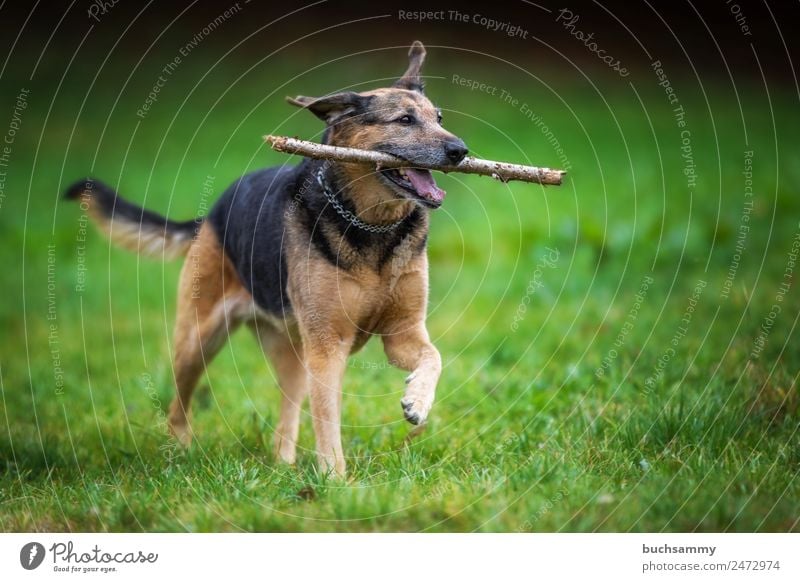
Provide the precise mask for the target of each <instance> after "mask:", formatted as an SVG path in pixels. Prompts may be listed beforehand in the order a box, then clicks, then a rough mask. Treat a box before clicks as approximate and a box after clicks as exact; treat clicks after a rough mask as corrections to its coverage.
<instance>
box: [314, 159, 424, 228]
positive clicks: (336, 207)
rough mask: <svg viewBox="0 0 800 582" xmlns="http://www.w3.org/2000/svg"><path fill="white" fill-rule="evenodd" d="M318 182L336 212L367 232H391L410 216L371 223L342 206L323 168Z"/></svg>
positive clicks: (318, 174)
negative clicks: (385, 222)
mask: <svg viewBox="0 0 800 582" xmlns="http://www.w3.org/2000/svg"><path fill="white" fill-rule="evenodd" d="M317 182H319V185H320V188H322V191H323V192H324V193H325V198H327V199H328V202H330V204H331V206H333V209H334V210H335V211H336V213H337V214H338V215H339V216H341V217H342V218H344V219H345V220H346V221H347V222H349V223H350V224H352V225H353V226H355V227H356V228H360V229H361V230H364V231H366V232H370V233H372V234H386V233H387V232H391V231H393V230H394V229H396V228H397V227H398V226H400V225H401V224H402V223H403V221H405V219H406V218H408V217H404V218H401V219H400V220H398V221H397V222H392V223H391V224H369V223H367V222H364V221H363V220H361V219H360V218H359V217H358V216H356V215H355V214H353V213H352V212H350V211H349V210H347V208H345V207H344V206H342V203H341V201H340V200H339V199H338V198H337V197H336V194H334V193H333V192H332V191H331V189H330V188H329V187H328V183H327V182H326V181H325V177H324V176H323V175H322V168H320V169H319V170H317Z"/></svg>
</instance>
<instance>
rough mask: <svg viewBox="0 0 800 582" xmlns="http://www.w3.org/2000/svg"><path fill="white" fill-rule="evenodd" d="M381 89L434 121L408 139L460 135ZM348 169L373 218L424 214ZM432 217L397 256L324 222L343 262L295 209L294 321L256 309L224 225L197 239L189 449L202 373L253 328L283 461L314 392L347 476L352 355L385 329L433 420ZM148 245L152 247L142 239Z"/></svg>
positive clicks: (401, 95)
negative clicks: (428, 321)
mask: <svg viewBox="0 0 800 582" xmlns="http://www.w3.org/2000/svg"><path fill="white" fill-rule="evenodd" d="M409 54H410V65H409V69H408V71H407V72H406V74H405V75H404V77H403V78H402V79H401V81H402V82H403V83H405V84H409V85H408V86H413V85H414V84H415V83H418V81H419V78H418V72H419V66H420V65H421V63H422V60H423V58H424V49H423V48H422V45H421V44H419V43H415V44H414V45H413V46H412V49H411V52H410V53H409ZM370 94H372V95H375V96H376V98H377V99H378V110H379V111H381V107H383V108H385V110H386V115H387V116H388V115H397V112H398V111H403V110H406V109H413V111H414V115H415V116H417V117H419V118H421V119H423V120H424V124H422V127H421V128H419V129H418V130H416V133H415V134H413V135H412V134H409V136H408V137H407V138H405V139H408V140H419V139H430V140H432V142H438V141H441V140H443V139H447V138H448V136H449V137H453V136H452V134H450V133H449V132H446V131H445V130H444V129H443V128H441V126H440V125H439V122H438V113H437V110H436V109H435V108H434V107H433V105H432V104H431V103H430V102H429V101H428V100H427V99H425V98H424V97H422V96H421V94H419V93H418V92H416V91H410V90H407V89H405V88H402V87H394V88H392V89H379V90H376V91H373V92H370ZM290 102H292V103H294V104H295V105H298V106H302V107H307V106H309V104H313V103H314V100H313V99H312V98H307V97H298V98H296V99H290ZM394 131H397V130H396V129H392V128H390V127H389V126H387V125H385V124H380V123H376V124H371V125H358V124H352V123H347V122H343V123H342V124H337V125H335V127H333V130H332V138H331V143H334V144H337V145H344V146H350V147H359V148H366V149H370V148H371V147H373V146H375V145H376V144H378V143H380V142H381V140H383V139H384V138H385V137H386V134H385V132H394ZM337 171H339V172H341V173H343V174H344V178H345V181H346V182H347V185H346V187H345V188H344V189H343V195H346V196H349V198H350V201H351V202H352V204H353V205H354V206H355V209H356V211H357V214H358V215H359V216H360V218H361V219H362V220H365V221H367V222H370V223H373V224H378V223H382V222H394V221H396V220H398V219H399V218H402V217H404V216H408V215H409V214H410V213H411V212H413V211H414V208H415V206H414V203H413V202H411V201H408V200H405V199H400V198H398V197H397V196H396V195H394V194H393V193H392V192H391V191H390V190H389V189H388V188H387V187H386V186H384V185H383V183H382V182H381V181H380V180H379V179H378V178H377V176H376V174H375V172H374V170H371V169H365V168H363V167H361V166H356V165H349V164H339V165H338V166H337ZM420 220H421V223H420V224H419V227H418V228H416V229H415V230H412V231H411V233H409V234H408V235H406V238H405V239H403V240H402V241H401V242H400V244H399V245H398V246H397V247H395V248H394V249H393V250H392V256H391V257H389V259H388V260H387V258H386V257H385V256H381V253H382V252H383V251H382V250H381V249H380V248H375V249H371V248H369V247H367V248H359V249H356V248H353V247H351V246H350V243H349V242H348V241H347V238H346V237H343V236H342V235H341V233H339V232H337V231H336V230H335V229H334V227H333V226H332V225H330V224H328V223H326V222H321V223H320V224H319V225H318V227H319V228H320V229H321V231H320V232H321V235H322V236H323V237H325V238H326V239H327V243H328V246H329V248H330V249H332V250H333V252H334V254H335V256H336V257H337V262H338V265H337V264H332V263H331V262H330V261H329V260H327V259H326V258H325V257H324V256H323V255H322V254H321V253H320V251H318V250H317V247H316V246H314V245H313V244H312V243H311V241H310V240H309V237H308V233H307V232H306V231H305V230H304V227H303V225H302V224H301V223H300V218H298V216H297V214H296V213H291V214H288V215H287V216H286V220H285V224H284V227H285V237H284V244H285V245H286V246H285V257H286V263H287V275H288V279H287V294H288V297H289V300H290V302H291V305H292V309H293V316H292V318H291V319H289V320H278V319H276V318H275V317H270V316H267V315H266V314H265V313H263V312H262V311H261V310H260V309H258V308H257V307H256V306H255V304H254V301H253V298H252V296H251V295H250V293H249V292H248V291H247V290H246V289H245V288H244V287H243V286H242V284H241V283H240V281H239V278H238V275H237V273H236V271H235V269H234V267H233V265H232V263H231V261H230V260H229V259H228V258H227V257H226V256H225V252H224V251H223V249H222V248H221V245H220V242H219V240H218V239H217V236H216V235H215V233H214V231H213V230H212V229H211V227H210V226H209V225H208V224H204V225H203V226H202V228H201V229H200V231H199V233H198V236H197V237H196V239H195V240H193V241H191V242H190V244H191V247H190V248H189V249H188V257H187V261H186V264H185V265H184V267H183V270H182V272H181V278H180V284H179V289H178V294H179V296H178V314H177V323H176V327H175V354H174V371H175V383H176V387H177V396H176V398H175V400H174V402H173V403H172V405H171V407H170V414H169V421H170V426H171V429H172V431H173V432H174V434H175V435H176V436H177V438H178V439H179V441H180V442H181V443H183V444H185V445H188V444H189V443H190V442H191V438H192V431H191V426H190V415H189V410H190V400H191V396H192V392H193V391H194V388H195V386H196V384H197V382H198V380H199V378H200V376H201V375H202V373H203V371H204V370H205V367H206V365H207V363H208V362H209V361H210V360H211V358H212V357H213V356H214V355H215V354H216V353H217V351H218V350H219V349H220V348H221V346H222V345H223V343H224V341H225V339H226V338H227V336H228V335H229V334H230V333H231V332H232V331H233V330H234V329H236V328H237V327H238V326H239V325H240V324H241V323H247V324H248V325H249V326H250V327H251V328H252V329H253V330H254V331H255V332H256V335H257V337H258V339H259V341H260V343H261V346H262V348H263V349H264V352H265V353H266V354H267V356H268V357H269V358H270V360H271V361H272V363H273V367H274V369H275V373H276V376H277V378H278V383H279V385H280V389H281V393H282V403H281V411H280V419H279V421H278V425H277V427H276V430H275V437H274V446H275V454H276V457H277V458H278V459H279V460H281V461H284V462H287V463H294V461H295V459H296V447H297V436H298V430H299V425H300V418H301V411H302V404H303V401H304V399H305V396H306V395H307V394H308V395H310V399H311V415H312V420H313V425H314V432H315V436H316V449H317V457H318V461H319V464H320V466H321V468H322V469H323V470H327V471H331V472H332V473H333V474H335V475H338V476H342V475H344V474H345V470H346V462H345V455H344V451H343V449H342V439H341V409H342V379H343V376H344V372H345V369H346V367H347V365H346V361H347V358H348V356H349V355H350V354H351V353H353V352H355V351H356V350H358V349H360V348H361V347H362V346H363V345H364V343H365V342H366V341H367V340H368V339H369V338H370V337H371V336H374V335H377V336H380V337H381V338H382V339H383V343H384V349H385V352H386V355H387V357H388V358H389V362H390V363H391V364H392V365H395V366H397V367H399V368H401V369H404V370H407V371H409V372H411V374H410V375H409V377H408V379H407V381H406V384H407V386H406V390H405V394H404V396H403V398H402V400H401V404H402V406H403V409H404V411H405V414H406V418H408V419H409V420H412V422H415V423H416V424H422V423H424V422H425V420H426V418H427V416H428V413H429V412H430V409H431V406H432V404H433V400H434V395H435V390H436V383H437V381H438V379H439V375H440V373H441V369H442V363H441V357H440V355H439V352H438V351H437V350H436V348H435V347H434V346H433V345H432V344H431V341H430V338H429V337H428V332H427V330H426V328H425V316H426V310H427V294H428V261H427V256H426V254H425V252H424V243H425V237H426V235H427V226H428V224H427V221H428V218H427V214H423V215H422V217H421V219H420ZM123 239H124V240H127V241H128V243H126V244H131V240H133V239H130V235H125V236H123ZM137 244H138V246H137V249H139V250H141V248H142V243H141V242H139V243H137ZM148 244H149V243H148ZM153 244H154V245H155V243H153ZM153 248H155V246H153ZM340 267H341V268H340Z"/></svg>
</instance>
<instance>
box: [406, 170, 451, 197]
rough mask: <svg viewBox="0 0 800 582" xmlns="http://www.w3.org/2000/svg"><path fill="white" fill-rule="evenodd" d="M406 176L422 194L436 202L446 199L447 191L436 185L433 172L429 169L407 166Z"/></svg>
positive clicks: (418, 192)
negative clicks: (416, 168) (415, 168)
mask: <svg viewBox="0 0 800 582" xmlns="http://www.w3.org/2000/svg"><path fill="white" fill-rule="evenodd" d="M406 177H407V178H408V181H409V182H411V185H412V186H414V190H416V191H417V194H419V195H420V196H423V197H424V198H428V199H429V200H433V201H435V202H441V201H442V200H443V199H444V195H445V191H444V190H442V189H441V188H439V186H437V185H436V182H435V181H434V179H433V174H431V173H430V172H429V171H428V170H414V169H412V168H406Z"/></svg>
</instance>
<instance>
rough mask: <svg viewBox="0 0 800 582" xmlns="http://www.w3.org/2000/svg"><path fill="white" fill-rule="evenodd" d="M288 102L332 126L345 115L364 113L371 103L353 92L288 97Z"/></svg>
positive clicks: (366, 98) (367, 98)
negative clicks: (322, 95)
mask: <svg viewBox="0 0 800 582" xmlns="http://www.w3.org/2000/svg"><path fill="white" fill-rule="evenodd" d="M286 101H287V102H289V103H291V104H292V105H295V106H296V107H302V108H303V109H308V110H309V111H310V112H311V113H313V114H314V115H316V116H317V117H319V118H320V119H321V120H322V121H324V122H325V123H327V124H328V125H331V124H332V123H335V122H336V121H338V120H339V119H341V118H342V117H344V116H345V115H351V114H358V113H361V112H362V111H364V109H365V108H366V106H367V104H368V103H369V97H364V96H363V95H359V94H358V93H354V92H353V91H345V92H344V93H335V94H334V95H328V96H327V97H306V96H304V95H298V96H297V97H287V98H286Z"/></svg>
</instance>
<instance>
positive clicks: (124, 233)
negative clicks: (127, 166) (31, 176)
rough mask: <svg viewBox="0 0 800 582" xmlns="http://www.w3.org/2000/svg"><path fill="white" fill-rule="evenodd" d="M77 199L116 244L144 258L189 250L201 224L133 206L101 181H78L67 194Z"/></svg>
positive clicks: (180, 254) (68, 196) (182, 253)
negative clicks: (175, 219) (167, 216)
mask: <svg viewBox="0 0 800 582" xmlns="http://www.w3.org/2000/svg"><path fill="white" fill-rule="evenodd" d="M64 198H66V199H67V200H77V201H80V203H81V208H83V209H84V210H86V211H87V212H88V214H89V216H91V218H92V219H93V220H94V222H95V223H96V224H97V226H98V227H99V228H100V230H102V231H103V232H104V233H105V234H106V236H108V237H109V238H110V239H111V240H112V241H113V242H115V243H116V244H118V245H119V246H121V247H123V248H125V249H128V250H129V251H133V252H135V253H139V254H140V255H144V256H149V257H156V258H161V259H164V258H167V259H174V258H177V257H180V256H183V255H185V254H186V253H187V251H188V250H189V247H190V246H191V244H192V240H193V238H194V236H195V234H196V232H197V229H198V228H199V227H200V221H196V220H189V221H187V222H175V221H172V220H169V219H167V218H166V217H164V216H161V215H159V214H156V213H155V212H150V211H149V210H145V209H144V208H140V207H139V206H136V205H135V204H131V203H130V202H128V201H127V200H125V199H123V198H122V197H121V196H119V195H118V194H117V193H116V192H115V191H114V190H113V189H112V188H110V187H109V186H107V185H106V184H103V183H102V182H100V181H99V180H94V179H91V178H89V179H86V180H81V181H79V182H75V183H74V184H73V185H72V186H70V187H69V188H67V191H66V192H65V193H64Z"/></svg>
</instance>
